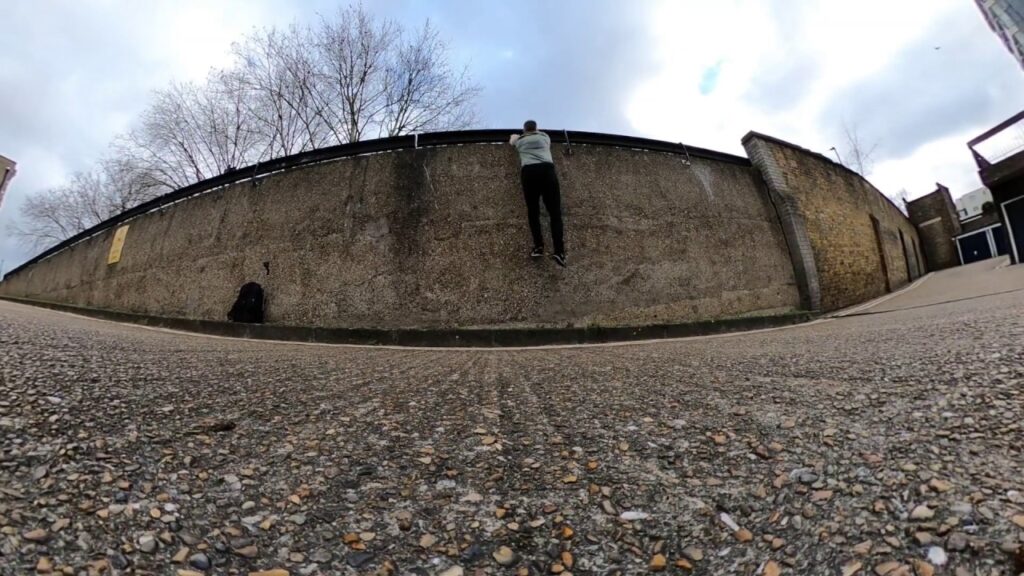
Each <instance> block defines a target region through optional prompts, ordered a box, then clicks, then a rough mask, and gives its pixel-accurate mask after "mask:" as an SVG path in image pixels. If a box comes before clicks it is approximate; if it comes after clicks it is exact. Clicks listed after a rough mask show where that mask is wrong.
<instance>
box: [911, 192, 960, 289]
mask: <svg viewBox="0 0 1024 576" xmlns="http://www.w3.org/2000/svg"><path fill="white" fill-rule="evenodd" d="M907 212H908V213H909V214H910V220H911V221H912V222H913V223H914V224H915V225H916V226H917V229H918V231H919V232H920V235H921V248H922V249H923V251H924V255H925V260H926V261H927V263H928V269H929V270H942V269H944V268H950V267H952V266H959V265H960V256H959V255H958V253H957V249H956V241H954V240H953V237H954V236H956V235H958V234H959V233H960V219H959V218H958V217H957V215H956V205H955V204H954V203H953V197H952V196H951V195H950V194H949V188H946V187H945V186H943V185H941V184H939V187H938V189H936V190H935V191H934V192H932V193H931V194H928V195H926V196H922V197H920V198H917V199H915V200H911V201H910V202H908V203H907Z"/></svg>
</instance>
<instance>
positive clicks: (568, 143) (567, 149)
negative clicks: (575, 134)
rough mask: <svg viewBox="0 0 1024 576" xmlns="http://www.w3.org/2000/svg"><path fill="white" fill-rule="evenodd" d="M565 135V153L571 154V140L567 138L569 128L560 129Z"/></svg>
mask: <svg viewBox="0 0 1024 576" xmlns="http://www.w3.org/2000/svg"><path fill="white" fill-rule="evenodd" d="M562 133H563V134H564V135H565V155H566V156H572V141H570V140H569V130H562Z"/></svg>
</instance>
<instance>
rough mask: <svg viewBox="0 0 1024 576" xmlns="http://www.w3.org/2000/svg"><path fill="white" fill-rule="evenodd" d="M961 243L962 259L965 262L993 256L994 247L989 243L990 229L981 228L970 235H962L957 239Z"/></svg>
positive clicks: (968, 262)
mask: <svg viewBox="0 0 1024 576" xmlns="http://www.w3.org/2000/svg"><path fill="white" fill-rule="evenodd" d="M956 242H957V244H959V245H960V259H961V260H963V263H964V264H970V263H971V262H978V261H979V260H988V259H989V258H991V257H992V247H991V246H989V245H988V231H987V230H981V231H979V232H975V233H974V234H971V235H970V236H961V237H960V238H957V240H956Z"/></svg>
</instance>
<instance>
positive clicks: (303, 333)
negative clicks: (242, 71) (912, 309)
mask: <svg viewBox="0 0 1024 576" xmlns="http://www.w3.org/2000/svg"><path fill="white" fill-rule="evenodd" d="M0 300H7V301H10V302H15V303H18V304H27V305H31V306H38V307H41V308H49V309H51V310H58V311H62V312H70V313H72V314H78V315H81V316H88V317H91V318H99V319H101V320H111V321H115V322H125V323H131V324H140V325H143V326H150V327H156V328H168V329H172V330H181V331H185V332H196V333H200V334H209V335H214V336H227V337H233V338H250V339H254V340H281V341H288V342H313V343H321V344H360V345H371V346H372V345H376V346H408V347H412V346H416V347H431V348H454V347H467V348H507V347H516V346H528V347H533V346H550V345H569V344H601V343H613V342H629V341H639V340H663V339H668V338H684V337H692V336H707V335H712V334H725V333H730V332H745V331H750V330H764V329H768V328H779V327H782V326H791V325H794V324H800V323H803V322H808V321H810V320H813V319H814V318H816V317H817V315H816V314H813V313H811V312H804V311H795V312H789V313H784V314H777V315H770V316H747V317H738V318H726V319H721V320H705V321H699V322H687V323H681V324H650V325H643V326H585V327H568V328H451V329H422V330H420V329H375V328H319V327H310V326H285V325H278V324H239V323H234V322H220V321H214V320H195V319H190V318H178V317H168V316H151V315H146V314H135V313H132V312H121V311H117V310H104V309H100V308H87V307H84V306H74V305H71V304H62V303H58V302H49V301H43V300H31V299H27V298H15V297H12V296H0Z"/></svg>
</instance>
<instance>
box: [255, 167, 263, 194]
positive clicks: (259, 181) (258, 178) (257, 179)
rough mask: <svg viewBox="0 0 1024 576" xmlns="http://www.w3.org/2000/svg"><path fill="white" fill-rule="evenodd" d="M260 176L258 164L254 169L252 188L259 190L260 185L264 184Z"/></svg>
mask: <svg viewBox="0 0 1024 576" xmlns="http://www.w3.org/2000/svg"><path fill="white" fill-rule="evenodd" d="M259 174H260V163H259V162H257V163H256V164H255V165H254V166H253V167H252V187H253V188H259V187H260V185H261V184H263V180H261V179H260V177H259Z"/></svg>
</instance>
